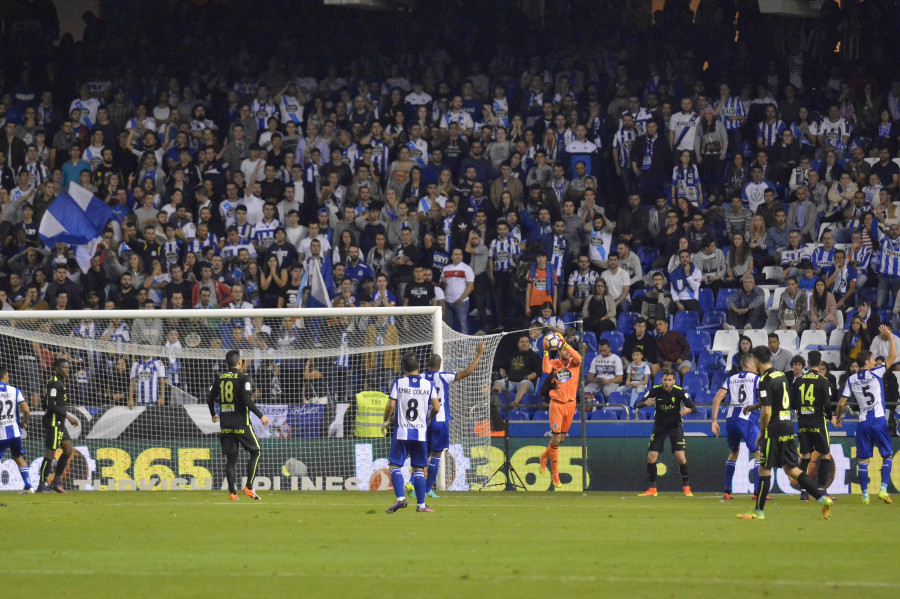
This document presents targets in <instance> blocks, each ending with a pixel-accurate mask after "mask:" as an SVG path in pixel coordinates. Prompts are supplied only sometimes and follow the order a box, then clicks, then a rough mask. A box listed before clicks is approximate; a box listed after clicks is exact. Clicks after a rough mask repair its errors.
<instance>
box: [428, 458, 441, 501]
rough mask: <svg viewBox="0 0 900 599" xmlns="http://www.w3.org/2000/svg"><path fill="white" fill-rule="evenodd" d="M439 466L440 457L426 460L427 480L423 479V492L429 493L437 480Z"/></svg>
mask: <svg viewBox="0 0 900 599" xmlns="http://www.w3.org/2000/svg"><path fill="white" fill-rule="evenodd" d="M440 465H441V456H436V457H435V456H432V457H431V458H429V459H428V478H426V479H425V492H426V493H427V492H429V491H430V490H431V488H432V487H433V486H434V481H436V480H437V473H438V467H439V466H440Z"/></svg>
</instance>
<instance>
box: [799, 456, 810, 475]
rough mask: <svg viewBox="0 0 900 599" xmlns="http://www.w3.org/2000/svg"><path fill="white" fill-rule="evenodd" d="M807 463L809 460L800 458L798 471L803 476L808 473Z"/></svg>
mask: <svg viewBox="0 0 900 599" xmlns="http://www.w3.org/2000/svg"><path fill="white" fill-rule="evenodd" d="M809 462H810V459H809V458H800V470H803V473H804V474H806V473H807V472H808V471H809Z"/></svg>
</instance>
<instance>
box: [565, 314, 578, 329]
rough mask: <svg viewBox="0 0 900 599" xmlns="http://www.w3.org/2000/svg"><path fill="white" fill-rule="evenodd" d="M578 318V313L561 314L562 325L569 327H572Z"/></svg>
mask: <svg viewBox="0 0 900 599" xmlns="http://www.w3.org/2000/svg"><path fill="white" fill-rule="evenodd" d="M580 318H581V314H579V313H578V312H566V313H565V314H563V317H562V321H563V324H564V325H566V326H567V327H570V326H573V325H574V324H575V321H577V320H578V319H580Z"/></svg>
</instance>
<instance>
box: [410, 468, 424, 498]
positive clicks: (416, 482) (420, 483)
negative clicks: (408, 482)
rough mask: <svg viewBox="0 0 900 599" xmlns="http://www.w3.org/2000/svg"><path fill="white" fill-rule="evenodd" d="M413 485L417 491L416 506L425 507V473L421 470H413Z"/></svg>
mask: <svg viewBox="0 0 900 599" xmlns="http://www.w3.org/2000/svg"><path fill="white" fill-rule="evenodd" d="M412 484H413V488H414V489H415V490H416V505H418V506H419V507H422V506H424V505H425V493H426V491H425V473H424V472H422V471H421V470H413V473H412Z"/></svg>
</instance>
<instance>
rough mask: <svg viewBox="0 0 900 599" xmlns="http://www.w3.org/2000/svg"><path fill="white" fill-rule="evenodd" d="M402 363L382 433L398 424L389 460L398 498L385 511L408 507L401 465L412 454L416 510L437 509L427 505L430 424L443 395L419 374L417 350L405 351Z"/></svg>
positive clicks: (392, 391)
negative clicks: (426, 481)
mask: <svg viewBox="0 0 900 599" xmlns="http://www.w3.org/2000/svg"><path fill="white" fill-rule="evenodd" d="M400 364H401V366H402V367H403V372H404V373H405V375H404V376H401V377H400V378H398V379H397V380H395V381H394V384H393V385H391V392H390V394H389V399H388V402H387V405H386V406H385V407H384V422H383V423H382V425H381V434H385V433H386V432H387V427H388V425H390V424H392V423H393V425H394V432H393V434H392V435H391V451H390V453H389V454H388V463H389V465H390V468H391V484H392V485H393V486H394V493H396V494H397V501H396V502H395V503H394V504H393V505H392V506H391V507H389V508H388V509H387V510H385V511H386V512H387V513H389V514H392V513H394V512H396V511H397V510H399V509H402V508H405V507H406V497H405V496H404V492H405V485H404V483H403V473H402V472H401V471H400V468H401V467H402V466H403V463H404V462H406V458H407V457H409V461H410V465H411V466H412V484H413V487H415V489H416V504H417V507H416V511H417V512H433V511H434V510H432V509H431V508H430V507H428V506H427V505H425V468H427V467H428V443H427V440H426V434H427V429H428V424H429V423H430V422H431V420H432V419H433V418H434V417H435V416H436V415H437V413H438V412H439V411H440V409H441V404H440V401H439V400H440V395H439V394H438V390H437V387H436V386H435V385H434V383H432V382H431V381H429V380H428V379H426V378H425V377H424V376H422V375H421V374H419V358H418V357H417V356H416V354H415V353H413V352H406V353H404V354H403V357H402V358H400ZM426 409H427V410H428V411H427V412H426Z"/></svg>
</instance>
